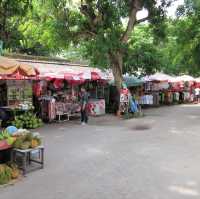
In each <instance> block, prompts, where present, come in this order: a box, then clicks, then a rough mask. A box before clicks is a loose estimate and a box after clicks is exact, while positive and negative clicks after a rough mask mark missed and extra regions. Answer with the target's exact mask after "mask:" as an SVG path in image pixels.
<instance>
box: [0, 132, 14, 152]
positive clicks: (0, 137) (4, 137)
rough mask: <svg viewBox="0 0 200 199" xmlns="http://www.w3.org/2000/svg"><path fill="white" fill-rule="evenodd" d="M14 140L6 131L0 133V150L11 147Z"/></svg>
mask: <svg viewBox="0 0 200 199" xmlns="http://www.w3.org/2000/svg"><path fill="white" fill-rule="evenodd" d="M15 140H16V138H15V137H12V135H11V134H9V133H8V132H7V131H6V130H3V131H2V132H1V133H0V149H7V148H10V147H11V146H12V144H13V143H14V142H15Z"/></svg>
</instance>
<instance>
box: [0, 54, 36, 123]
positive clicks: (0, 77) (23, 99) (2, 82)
mask: <svg viewBox="0 0 200 199" xmlns="http://www.w3.org/2000/svg"><path fill="white" fill-rule="evenodd" d="M37 77H38V71H37V70H36V69H35V68H34V67H33V66H28V65H25V64H22V63H20V62H17V61H14V60H11V59H7V58H4V57H0V91H1V92H0V112H1V120H3V121H6V120H9V119H10V117H13V116H15V114H17V113H18V112H23V111H25V110H28V109H32V108H33V106H32V81H33V80H34V79H37Z"/></svg>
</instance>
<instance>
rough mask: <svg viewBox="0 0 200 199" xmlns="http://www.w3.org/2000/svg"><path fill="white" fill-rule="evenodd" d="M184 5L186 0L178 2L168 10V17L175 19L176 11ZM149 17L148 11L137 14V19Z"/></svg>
mask: <svg viewBox="0 0 200 199" xmlns="http://www.w3.org/2000/svg"><path fill="white" fill-rule="evenodd" d="M182 4H184V0H176V1H175V2H174V3H173V4H172V5H171V6H170V7H169V8H168V15H169V16H170V17H174V16H175V13H176V9H177V7H178V6H179V5H182ZM147 15H148V12H147V11H146V10H142V11H140V12H138V14H137V18H138V19H141V18H144V17H146V16H147Z"/></svg>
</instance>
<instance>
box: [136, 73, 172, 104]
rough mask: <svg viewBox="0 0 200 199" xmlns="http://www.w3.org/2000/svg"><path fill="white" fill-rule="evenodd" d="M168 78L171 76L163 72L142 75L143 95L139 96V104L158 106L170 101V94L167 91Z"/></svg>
mask: <svg viewBox="0 0 200 199" xmlns="http://www.w3.org/2000/svg"><path fill="white" fill-rule="evenodd" d="M169 78H171V76H169V75H166V74H164V73H156V74H154V75H150V76H146V77H144V78H143V80H144V81H145V84H144V95H143V96H142V97H141V101H140V104H141V105H150V106H159V105H161V104H169V103H171V102H172V97H171V96H172V94H171V92H170V91H169V83H168V79H169Z"/></svg>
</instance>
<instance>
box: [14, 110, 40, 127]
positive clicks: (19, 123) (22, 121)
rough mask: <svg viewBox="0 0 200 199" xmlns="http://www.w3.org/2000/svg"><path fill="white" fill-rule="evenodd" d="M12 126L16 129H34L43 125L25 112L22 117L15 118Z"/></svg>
mask: <svg viewBox="0 0 200 199" xmlns="http://www.w3.org/2000/svg"><path fill="white" fill-rule="evenodd" d="M12 125H14V126H16V127H17V128H26V129H35V128H39V127H41V126H42V125H43V123H42V120H41V119H40V118H37V117H36V116H35V115H34V114H33V113H31V112H26V113H24V114H23V115H19V116H16V117H15V120H14V121H13V122H12Z"/></svg>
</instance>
